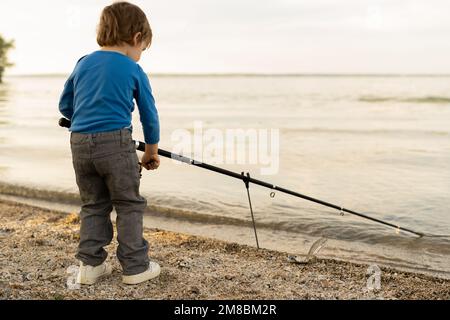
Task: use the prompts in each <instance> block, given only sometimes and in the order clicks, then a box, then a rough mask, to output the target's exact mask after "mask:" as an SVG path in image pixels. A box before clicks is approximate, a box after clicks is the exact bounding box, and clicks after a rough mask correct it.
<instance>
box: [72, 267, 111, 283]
mask: <svg viewBox="0 0 450 320" xmlns="http://www.w3.org/2000/svg"><path fill="white" fill-rule="evenodd" d="M111 273H112V269H108V271H107V272H106V273H104V274H102V275H101V276H99V277H97V278H83V279H82V278H81V276H80V275H79V274H78V277H77V283H78V284H84V285H93V284H95V283H96V282H97V281H98V280H100V279H103V278H106V277H107V276H109V275H111Z"/></svg>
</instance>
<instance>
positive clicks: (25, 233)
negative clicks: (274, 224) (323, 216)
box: [0, 200, 450, 300]
mask: <svg viewBox="0 0 450 320" xmlns="http://www.w3.org/2000/svg"><path fill="white" fill-rule="evenodd" d="M0 221H1V222H0V299H52V300H53V299H56V300H59V299H450V280H445V279H440V278H433V277H429V276H426V275H421V274H415V273H405V272H401V271H397V270H394V269H389V268H383V267H381V283H380V284H381V288H380V289H376V288H375V289H373V290H369V289H368V287H367V281H368V278H369V275H367V274H366V273H367V269H368V266H367V265H360V264H354V263H347V262H342V261H335V260H324V259H315V260H314V261H311V262H310V263H308V264H304V265H303V264H297V263H292V262H290V261H289V259H288V255H289V253H287V252H277V251H271V250H266V249H260V250H258V249H256V248H254V247H249V246H244V245H238V244H235V243H229V242H224V241H218V240H214V239H209V238H202V237H198V236H190V235H186V234H179V233H174V232H169V231H164V230H159V229H146V230H145V237H146V239H147V240H148V241H149V243H150V257H151V259H153V260H154V261H157V262H158V263H159V264H160V265H161V267H162V272H161V275H160V277H159V278H157V279H155V280H152V281H149V282H147V283H144V284H140V285H136V286H126V285H124V284H122V283H121V281H120V280H121V269H120V265H119V264H118V261H117V259H116V256H115V249H116V245H117V242H116V241H115V240H114V241H113V243H111V245H110V246H109V247H108V248H107V250H108V252H109V257H108V261H110V262H111V263H112V265H113V274H112V275H111V276H110V277H109V278H106V279H104V280H103V281H101V282H99V283H97V284H96V285H93V286H81V288H76V287H75V288H74V287H71V286H70V285H69V286H68V278H70V277H71V274H70V272H69V273H68V272H67V270H68V269H69V270H71V266H76V265H77V261H76V259H75V258H74V254H75V252H76V246H77V241H78V238H79V235H78V229H79V218H78V215H77V214H76V213H73V214H65V213H62V212H57V211H51V210H46V209H41V208H36V207H32V206H28V205H24V204H18V203H14V202H10V201H4V200H1V201H0ZM72 268H74V267H72ZM69 282H70V281H69Z"/></svg>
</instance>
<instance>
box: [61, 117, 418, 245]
mask: <svg viewBox="0 0 450 320" xmlns="http://www.w3.org/2000/svg"><path fill="white" fill-rule="evenodd" d="M59 125H60V126H61V127H65V128H70V125H71V122H70V120H68V119H66V118H61V119H60V120H59ZM135 143H136V149H137V150H139V151H143V152H144V151H145V143H144V142H141V141H135ZM158 154H159V155H160V156H162V157H165V158H170V159H174V160H176V161H180V162H184V163H186V164H189V165H193V166H196V167H200V168H203V169H206V170H210V171H213V172H217V173H220V174H223V175H226V176H229V177H232V178H236V179H239V180H242V181H243V182H244V184H245V187H246V189H247V196H248V201H249V206H250V212H251V216H252V222H253V229H254V232H255V239H256V245H257V247H258V248H259V242H258V236H257V233H256V224H255V219H254V215H253V208H252V203H251V200H250V191H249V186H250V183H253V184H256V185H259V186H262V187H265V188H268V189H270V190H275V191H279V192H282V193H286V194H289V195H292V196H294V197H298V198H302V199H304V200H308V201H311V202H315V203H318V204H321V205H323V206H326V207H329V208H333V209H336V210H339V212H340V214H341V215H344V212H346V213H349V214H352V215H355V216H358V217H361V218H364V219H367V220H371V221H373V222H376V223H379V224H382V225H385V226H387V227H391V228H394V229H396V230H397V232H399V231H404V232H408V233H411V234H414V235H416V236H419V237H423V236H425V235H426V234H424V233H422V232H418V231H414V230H411V229H408V228H404V227H400V226H398V225H394V224H392V223H389V222H386V221H383V220H381V219H377V218H373V217H370V216H368V215H365V214H362V213H360V212H356V211H353V210H350V209H346V208H344V207H341V206H338V205H335V204H332V203H329V202H326V201H323V200H319V199H316V198H313V197H310V196H307V195H304V194H301V193H298V192H295V191H292V190H289V189H286V188H282V187H279V186H276V185H273V184H271V183H268V182H265V181H262V180H258V179H254V178H252V177H250V173H248V172H247V173H246V174H244V172H241V174H239V173H236V172H233V171H230V170H226V169H223V168H219V167H216V166H213V165H210V164H207V163H204V162H199V161H197V160H193V159H191V158H188V157H185V156H182V155H179V154H176V153H172V152H169V151H166V150H163V149H158ZM270 196H271V197H272V198H273V197H274V196H275V192H274V191H272V192H271V193H270Z"/></svg>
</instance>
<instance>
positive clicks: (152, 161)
mask: <svg viewBox="0 0 450 320" xmlns="http://www.w3.org/2000/svg"><path fill="white" fill-rule="evenodd" d="M141 162H142V166H143V167H144V168H145V169H147V170H156V169H158V167H159V164H160V162H159V156H158V155H157V154H148V153H144V155H143V156H142V159H141Z"/></svg>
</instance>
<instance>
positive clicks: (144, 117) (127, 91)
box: [59, 51, 160, 144]
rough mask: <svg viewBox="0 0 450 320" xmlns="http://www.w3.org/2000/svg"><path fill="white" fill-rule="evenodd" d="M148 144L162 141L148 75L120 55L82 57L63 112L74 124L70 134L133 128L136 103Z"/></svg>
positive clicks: (69, 84) (65, 93)
mask: <svg viewBox="0 0 450 320" xmlns="http://www.w3.org/2000/svg"><path fill="white" fill-rule="evenodd" d="M133 99H134V100H135V101H136V104H137V106H138V109H139V115H140V120H141V123H142V128H143V131H144V139H145V143H147V144H155V143H158V142H159V138H160V137H159V117H158V111H157V109H156V106H155V99H154V98H153V94H152V89H151V86H150V82H149V80H148V77H147V75H146V74H145V72H144V71H143V70H142V68H141V67H140V66H139V65H138V64H137V63H136V62H134V60H132V59H131V58H129V57H127V56H126V55H124V54H121V53H119V52H112V51H95V52H93V53H91V54H89V55H87V56H84V57H83V58H81V59H80V60H79V61H78V63H77V65H76V66H75V69H74V71H73V72H72V74H71V75H70V77H69V79H67V81H66V83H65V85H64V90H63V92H62V94H61V98H60V101H59V110H60V112H61V113H62V114H63V115H64V116H65V117H66V118H68V119H69V120H71V121H72V124H71V127H70V129H69V130H70V131H73V132H81V133H96V132H105V131H114V130H117V129H122V128H129V129H130V130H132V126H131V114H132V112H133V111H134V101H133Z"/></svg>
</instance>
